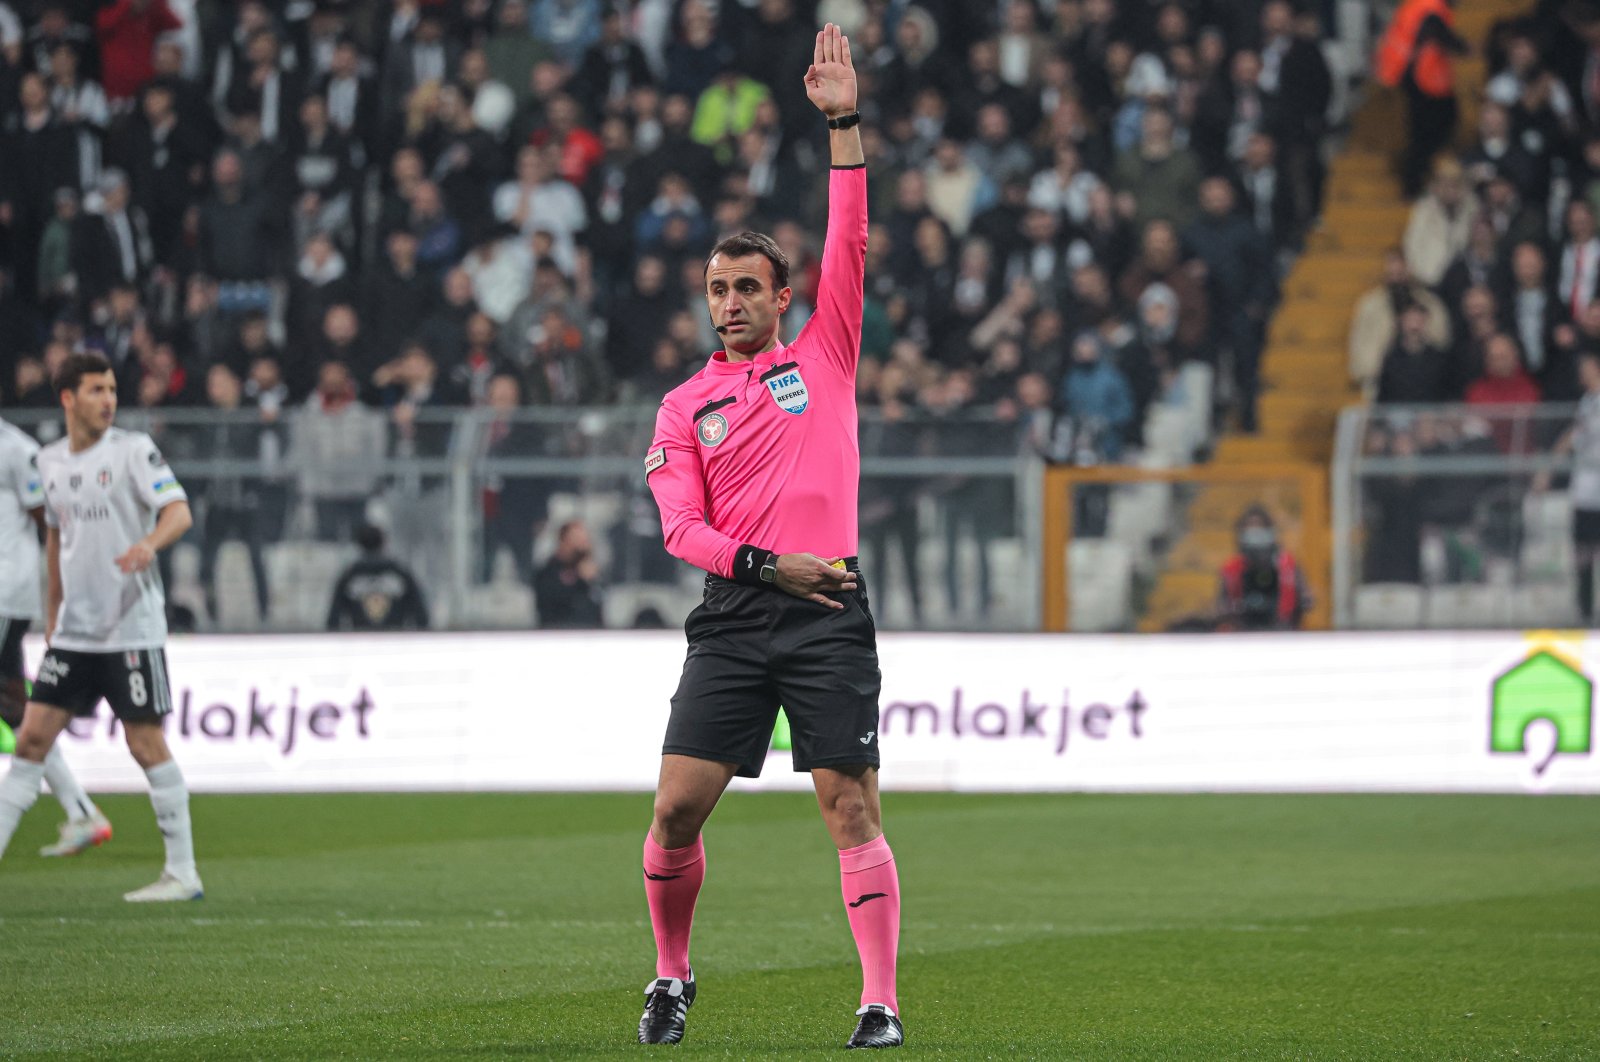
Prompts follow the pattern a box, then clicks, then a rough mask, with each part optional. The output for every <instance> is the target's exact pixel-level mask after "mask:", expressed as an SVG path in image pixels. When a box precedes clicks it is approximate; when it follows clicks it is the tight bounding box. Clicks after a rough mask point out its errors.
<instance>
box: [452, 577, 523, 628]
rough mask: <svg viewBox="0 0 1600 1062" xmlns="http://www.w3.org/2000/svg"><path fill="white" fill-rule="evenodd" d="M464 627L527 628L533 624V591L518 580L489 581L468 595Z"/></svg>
mask: <svg viewBox="0 0 1600 1062" xmlns="http://www.w3.org/2000/svg"><path fill="white" fill-rule="evenodd" d="M462 619H463V620H464V621H465V622H464V624H463V625H464V626H469V627H480V628H488V629H491V630H496V629H500V630H503V629H508V628H509V629H523V630H525V629H527V628H528V627H529V626H531V625H532V623H533V591H532V590H530V589H529V588H528V587H526V586H523V585H522V584H520V583H518V582H516V581H515V580H511V581H507V582H494V583H488V584H486V585H484V586H480V587H477V588H476V589H474V590H473V591H472V592H471V593H469V594H467V599H466V607H465V609H464V610H463V616H462Z"/></svg>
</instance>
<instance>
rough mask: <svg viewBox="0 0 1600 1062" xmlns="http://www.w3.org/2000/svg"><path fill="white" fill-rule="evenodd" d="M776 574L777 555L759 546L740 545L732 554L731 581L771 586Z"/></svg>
mask: <svg viewBox="0 0 1600 1062" xmlns="http://www.w3.org/2000/svg"><path fill="white" fill-rule="evenodd" d="M777 574H778V555H777V554H776V553H774V552H772V551H771V550H770V549H762V548H761V547H760V546H740V547H739V551H738V552H737V553H735V554H734V555H733V576H732V578H733V581H734V582H736V583H743V584H744V585H745V586H771V585H772V581H773V579H774V578H776V577H777Z"/></svg>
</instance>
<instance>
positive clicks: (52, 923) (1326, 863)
mask: <svg viewBox="0 0 1600 1062" xmlns="http://www.w3.org/2000/svg"><path fill="white" fill-rule="evenodd" d="M104 806H105V808H106V810H107V811H108V812H109V813H110V814H111V816H112V818H113V821H114V822H115V824H116V830H117V833H116V839H115V840H114V841H112V842H111V843H110V844H109V845H107V846H106V847H105V848H102V849H100V850H98V851H95V852H92V853H89V854H87V855H84V856H81V857H79V858H77V859H74V860H43V859H39V858H37V857H36V856H34V855H33V853H34V852H35V851H36V850H37V848H38V847H39V845H41V844H43V843H45V842H46V841H47V840H49V839H51V837H52V836H53V830H54V826H55V822H56V820H57V818H58V815H59V811H58V809H57V808H56V807H55V806H54V805H53V804H52V803H50V802H49V801H48V800H42V801H41V802H40V804H39V806H38V807H36V808H35V810H34V811H33V812H31V813H30V814H29V816H28V818H27V820H26V821H25V823H24V826H23V829H22V830H21V832H20V833H19V834H18V836H17V838H16V839H15V841H14V842H13V843H12V846H11V850H10V853H9V854H8V855H7V857H6V859H5V860H4V861H3V862H0V905H3V912H0V984H3V985H4V991H5V996H6V999H7V1001H8V1002H7V1005H6V1007H5V1010H4V1014H3V1017H0V1056H5V1057H9V1058H16V1057H22V1058H30V1057H64V1056H79V1057H97V1058H116V1059H131V1058H185V1059H189V1058H203V1059H216V1058H227V1057H293V1058H374V1059H388V1058H457V1057H480V1058H492V1057H500V1056H509V1057H535V1058H573V1057H593V1056H601V1057H612V1058H626V1057H635V1058H638V1057H644V1056H645V1055H647V1054H649V1055H657V1056H659V1055H660V1054H661V1053H662V1052H663V1051H675V1052H676V1053H677V1054H680V1055H683V1056H686V1057H695V1058H706V1057H714V1058H760V1059H769V1058H789V1057H795V1058H799V1057H811V1056H815V1055H817V1054H819V1053H825V1052H829V1051H831V1050H834V1049H836V1048H837V1047H838V1045H840V1044H841V1043H842V1042H843V1041H844V1038H845V1037H846V1035H847V1034H848V1033H849V1031H850V1028H851V1026H852V1025H853V1022H854V1019H853V1017H852V1016H851V1011H852V1010H853V1009H854V1007H855V1005H856V991H857V989H858V984H857V978H858V972H857V968H856V963H855V955H854V951H853V948H852V945H851V942H850V936H849V930H848V928H847V925H846V922H845V918H844V912H843V909H842V907H841V904H840V899H839V895H838V869H837V867H838V864H837V860H836V859H835V858H834V856H833V854H832V851H831V850H830V848H829V846H828V843H827V840H826V837H825V835H824V833H823V831H822V829H821V826H820V825H819V823H818V821H817V816H816V810H815V805H814V803H813V802H812V801H811V800H810V799H809V798H807V797H804V796H779V795H766V796H752V795H748V794H738V793H735V794H734V795H732V796H731V797H730V798H729V799H728V800H727V801H726V802H725V803H724V805H723V806H722V808H720V809H719V811H718V812H717V815H716V816H715V818H714V819H713V821H712V825H711V829H710V831H709V833H708V848H709V877H708V880H707V884H706V888H705V891H704V893H703V894H702V896H701V899H700V922H699V927H698V928H697V930H696V934H695V941H694V945H695V946H694V952H693V955H694V960H695V966H696V969H697V972H698V973H699V976H700V984H701V989H700V1000H699V1002H698V1003H697V1005H696V1006H695V1008H694V1010H693V1011H691V1012H690V1024H689V1036H688V1039H687V1040H686V1041H685V1043H684V1044H683V1045H681V1046H680V1047H678V1048H650V1049H646V1048H642V1047H640V1046H639V1045H638V1044H636V1043H633V1042H632V1041H633V1038H634V1026H635V1023H636V1022H637V1020H638V1017H639V1011H640V1005H641V1003H642V999H643V997H642V995H641V992H640V990H641V989H642V987H643V985H644V983H645V981H646V980H647V979H648V978H649V977H650V975H651V972H652V970H651V960H652V958H653V948H652V946H651V944H650V935H649V925H648V922H647V921H646V919H645V911H644V897H643V893H642V890H641V888H640V882H639V874H640V871H639V846H640V842H641V840H642V837H643V832H644V823H645V820H646V816H647V815H648V809H649V798H648V797H647V796H642V795H631V796H617V795H603V796H548V795H484V796H388V795H384V796H285V797H216V796H201V797H197V798H196V799H195V801H194V817H195V832H196V835H197V838H198V846H199V851H200V857H201V860H200V866H201V870H202V872H203V874H204V878H205V884H206V889H207V898H206V899H205V900H204V901H203V902H200V903H194V904H184V905H176V906H158V907H143V908H140V907H131V906H129V905H127V904H125V903H123V902H122V900H121V894H122V892H123V891H124V890H125V889H130V888H133V887H136V886H139V885H143V884H145V883H146V882H147V881H149V880H152V879H153V878H154V877H155V874H156V872H157V870H158V869H159V856H158V853H159V848H160V845H159V838H158V837H157V835H156V831H155V827H154V823H153V821H152V817H151V814H150V809H149V805H148V803H147V802H146V801H144V800H143V799H142V798H114V799H108V800H106V801H105V802H104ZM886 810H887V813H888V816H889V826H890V829H889V837H890V840H891V841H892V842H893V844H894V846H895V849H896V853H897V859H898V862H899V867H900V873H901V879H902V882H903V885H904V889H905V929H904V936H903V941H902V965H901V990H902V996H901V1000H902V1006H903V1009H904V1013H905V1018H906V1026H907V1032H908V1036H909V1045H908V1047H907V1051H908V1053H912V1054H915V1055H919V1056H932V1057H939V1058H949V1059H983V1058H997V1059H998V1058H1006V1059H1011V1058H1051V1059H1055V1058H1107V1059H1142V1058H1163V1059H1168V1058H1170V1059H1194V1058H1245V1059H1277V1058H1315V1059H1325V1058H1326V1059H1334V1058H1338V1059H1361V1060H1369V1059H1390V1058H1418V1059H1474V1060H1476V1059H1490V1058H1524V1059H1526V1058H1562V1059H1565V1058H1595V1057H1600V801H1597V800H1594V799H1581V798H1522V799H1518V798H1490V797H1380V796H1346V797H1278V796H1259V797H1257V796H1180V797H1150V796H1145V797H1134V796H948V795H891V796H890V797H889V798H888V800H887V809H886Z"/></svg>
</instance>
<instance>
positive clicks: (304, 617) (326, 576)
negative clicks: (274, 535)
mask: <svg viewBox="0 0 1600 1062" xmlns="http://www.w3.org/2000/svg"><path fill="white" fill-rule="evenodd" d="M354 556H355V548H354V547H353V546H348V545H335V544H333V543H331V542H279V543H275V544H273V545H270V546H268V547H267V548H266V562H267V578H268V579H270V580H271V582H272V586H273V589H274V593H275V597H274V600H273V602H272V625H273V626H274V627H277V628H286V629H289V630H321V629H322V628H323V627H324V626H325V625H326V623H327V619H328V600H329V597H330V596H331V595H332V593H333V587H334V584H335V583H336V582H338V580H339V573H340V572H341V571H343V570H344V567H345V565H347V564H349V563H350V561H351V559H352V558H353V557H354Z"/></svg>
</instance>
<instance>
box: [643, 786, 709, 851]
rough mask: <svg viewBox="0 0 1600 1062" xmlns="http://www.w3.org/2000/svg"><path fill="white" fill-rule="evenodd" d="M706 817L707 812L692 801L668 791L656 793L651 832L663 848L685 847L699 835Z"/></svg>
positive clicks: (692, 842)
mask: <svg viewBox="0 0 1600 1062" xmlns="http://www.w3.org/2000/svg"><path fill="white" fill-rule="evenodd" d="M706 817H707V813H706V812H703V811H701V809H700V808H699V807H698V806H697V805H696V804H695V803H694V802H693V801H690V800H685V799H683V798H681V797H678V796H676V795H673V794H670V793H657V794H656V805H655V821H654V822H653V823H652V824H651V832H652V833H653V834H654V835H655V838H656V843H657V844H659V845H660V846H661V847H663V848H687V847H688V846H689V845H691V844H694V839H695V838H696V837H698V836H700V828H701V827H702V826H704V825H705V824H706Z"/></svg>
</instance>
